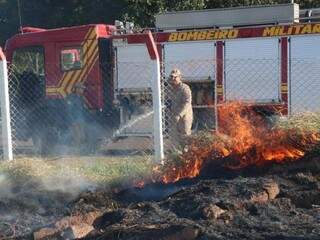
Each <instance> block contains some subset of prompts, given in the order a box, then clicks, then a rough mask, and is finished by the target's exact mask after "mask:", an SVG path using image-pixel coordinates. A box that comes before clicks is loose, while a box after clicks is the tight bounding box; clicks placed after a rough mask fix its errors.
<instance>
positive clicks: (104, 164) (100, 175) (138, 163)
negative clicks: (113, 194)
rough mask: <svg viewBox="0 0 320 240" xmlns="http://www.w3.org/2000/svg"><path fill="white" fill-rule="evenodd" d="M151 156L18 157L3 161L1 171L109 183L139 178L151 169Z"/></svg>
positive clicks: (16, 176)
mask: <svg viewBox="0 0 320 240" xmlns="http://www.w3.org/2000/svg"><path fill="white" fill-rule="evenodd" d="M151 163H152V157H151V156H134V157H125V156H121V157H120V156H117V157H112V156H110V157H105V156H101V157H94V156H92V157H65V158H55V159H52V158H51V159H50V158H47V159H43V158H19V159H16V160H14V161H10V162H1V163H0V174H4V175H6V176H7V177H10V179H12V180H13V179H15V180H17V181H18V180H19V179H20V180H21V181H24V180H23V179H41V181H46V180H48V179H50V180H51V181H52V179H69V178H70V179H81V180H82V181H88V182H90V183H92V184H108V183H110V184H111V183H115V182H121V181H128V180H130V179H140V178H142V177H143V176H144V175H145V174H148V173H149V172H150V171H151Z"/></svg>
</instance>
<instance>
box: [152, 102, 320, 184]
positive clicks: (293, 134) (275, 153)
mask: <svg viewBox="0 0 320 240" xmlns="http://www.w3.org/2000/svg"><path fill="white" fill-rule="evenodd" d="M218 116H219V132H215V133H212V134H211V139H213V140H212V141H203V140H201V139H200V140H199V139H195V140H193V141H191V144H190V146H189V150H188V151H187V152H185V153H183V154H182V155H181V156H180V158H179V159H178V160H176V159H175V161H173V162H170V163H167V164H166V165H165V166H164V167H163V169H162V171H160V172H162V175H160V176H161V177H160V178H161V181H163V182H164V183H169V182H176V181H178V180H180V179H182V178H193V177H196V176H198V175H199V173H200V171H201V169H202V167H203V166H204V165H205V162H206V161H215V160H217V159H220V160H221V159H223V160H224V166H225V167H227V168H230V169H241V168H245V167H247V166H251V165H255V166H261V165H264V164H266V163H268V162H276V163H283V162H286V161H294V160H297V159H300V158H301V157H303V156H304V155H305V151H306V149H307V147H309V146H313V145H314V144H315V143H318V142H319V141H320V136H319V134H318V133H314V132H310V131H305V132H303V131H297V130H296V129H292V128H291V129H290V128H287V129H286V128H279V127H271V126H269V125H270V124H268V123H267V121H266V119H265V117H264V116H262V115H260V114H258V113H256V112H255V111H253V109H252V107H251V106H250V105H248V104H242V103H239V102H232V103H228V104H224V105H222V106H220V107H219V109H218ZM157 172H158V174H159V169H158V170H157ZM158 176H159V175H158Z"/></svg>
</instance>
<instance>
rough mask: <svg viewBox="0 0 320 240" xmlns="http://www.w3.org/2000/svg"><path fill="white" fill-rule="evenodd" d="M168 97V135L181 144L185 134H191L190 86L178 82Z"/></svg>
mask: <svg viewBox="0 0 320 240" xmlns="http://www.w3.org/2000/svg"><path fill="white" fill-rule="evenodd" d="M169 99H170V102H171V106H170V112H169V116H168V117H169V120H170V121H169V124H170V126H169V129H170V132H169V135H170V137H171V138H172V139H173V140H175V141H177V143H180V144H181V143H182V141H183V139H184V138H185V136H188V135H190V134H191V127H192V121H193V111H192V94H191V90H190V87H189V86H188V85H187V84H184V83H180V84H179V85H178V86H177V87H172V89H171V91H170V93H169Z"/></svg>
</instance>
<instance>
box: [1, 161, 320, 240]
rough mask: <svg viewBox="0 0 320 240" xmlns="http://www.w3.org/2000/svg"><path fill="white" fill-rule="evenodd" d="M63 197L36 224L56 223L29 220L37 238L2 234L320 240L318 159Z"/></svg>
mask: <svg viewBox="0 0 320 240" xmlns="http://www.w3.org/2000/svg"><path fill="white" fill-rule="evenodd" d="M210 172H211V173H212V174H210ZM30 197H32V196H30ZM57 197H58V198H59V197H62V196H46V199H42V200H41V201H43V202H42V203H41V201H40V200H39V201H40V202H39V203H38V205H36V206H37V209H34V212H33V213H34V215H33V216H34V218H33V219H34V220H33V222H34V221H37V216H42V217H44V216H47V217H48V218H49V217H50V216H51V218H52V219H51V221H46V222H43V224H42V226H41V227H39V225H38V227H36V228H35V227H34V226H35V225H33V224H32V220H30V219H28V218H25V220H26V221H27V220H28V221H30V222H29V224H30V225H29V232H30V234H25V233H26V232H27V231H24V232H23V231H21V234H19V233H18V232H16V233H14V232H12V229H13V228H12V225H11V224H12V222H11V223H9V221H8V223H7V225H3V226H1V225H0V229H1V230H2V231H4V230H6V231H8V232H7V236H13V237H12V238H11V239H76V238H78V239H128V240H129V239H130V240H134V239H137V240H138V239H139V240H144V239H146V240H147V239H148V240H150V239H151V240H152V239H162V240H173V239H181V240H182V239H184V240H188V239H198V240H206V239H268V240H269V239H271V240H273V239H274V240H276V239H277V240H278V239H284V240H302V239H308V240H311V239H313V240H316V239H320V158H319V157H313V158H308V160H306V159H305V160H301V161H298V162H292V163H287V164H280V165H279V164H277V165H273V164H272V165H269V166H265V167H259V168H257V167H253V168H250V169H245V170H241V171H240V170H239V171H237V172H235V171H232V170H227V169H222V168H221V169H215V168H211V169H210V166H208V167H207V168H206V171H205V172H203V173H202V176H201V177H198V178H196V179H191V180H182V181H179V182H177V183H174V184H167V185H165V184H160V183H155V184H148V185H146V186H145V187H144V188H134V187H133V188H126V189H113V190H103V189H100V190H95V191H87V192H83V193H82V194H81V195H80V196H79V197H78V198H77V199H76V200H73V201H71V202H70V201H68V200H69V199H68V198H66V199H65V201H59V204H60V205H57V203H55V202H54V201H55V200H54V199H58V198H57ZM56 201H57V200H56ZM26 202H27V203H28V201H27V200H26ZM48 203H50V204H48ZM8 204H9V203H8ZM11 204H13V206H11V207H14V206H15V205H14V203H11ZM41 204H42V205H41ZM39 205H40V206H43V207H42V208H47V209H45V210H43V209H42V210H41V209H40V208H39ZM54 206H55V207H54ZM57 206H59V208H56V207H57ZM0 207H2V208H3V209H4V208H5V207H8V206H1V205H0ZM20 207H21V206H20ZM27 207H28V208H30V206H28V205H27ZM48 209H49V210H50V211H49V210H48ZM0 210H1V208H0ZM41 211H42V212H41ZM17 212H19V211H17ZM24 212H25V211H24ZM41 214H42V215H41ZM10 227H11V228H10ZM10 229H11V230H10ZM16 229H17V228H16ZM10 231H11V232H10ZM22 232H23V233H24V234H22ZM31 232H33V233H31ZM1 233H2V232H1ZM14 234H15V235H14ZM19 235H20V236H19ZM2 239H10V238H5V237H3V238H2Z"/></svg>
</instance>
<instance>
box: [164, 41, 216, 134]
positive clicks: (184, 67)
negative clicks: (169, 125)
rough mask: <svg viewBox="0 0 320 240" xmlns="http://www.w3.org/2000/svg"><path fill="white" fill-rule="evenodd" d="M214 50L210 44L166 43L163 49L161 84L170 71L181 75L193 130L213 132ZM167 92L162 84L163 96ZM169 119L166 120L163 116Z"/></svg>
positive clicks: (167, 88) (210, 42)
mask: <svg viewBox="0 0 320 240" xmlns="http://www.w3.org/2000/svg"><path fill="white" fill-rule="evenodd" d="M215 56H216V46H215V42H213V41H201V42H200V41H199V42H179V43H166V44H165V45H164V53H163V58H164V78H165V83H166V82H167V80H168V77H169V74H170V72H171V70H172V69H173V68H178V69H180V71H181V72H182V79H183V81H184V82H185V83H187V84H188V85H189V86H190V88H191V91H192V105H193V112H194V123H193V125H194V127H193V129H198V130H200V129H207V128H209V129H211V128H214V123H215V121H214V83H215V75H216V61H215V60H216V57H215ZM168 91H170V85H169V84H166V87H165V89H164V94H165V96H166V94H167V93H168ZM167 117H168V118H170V116H167Z"/></svg>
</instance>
